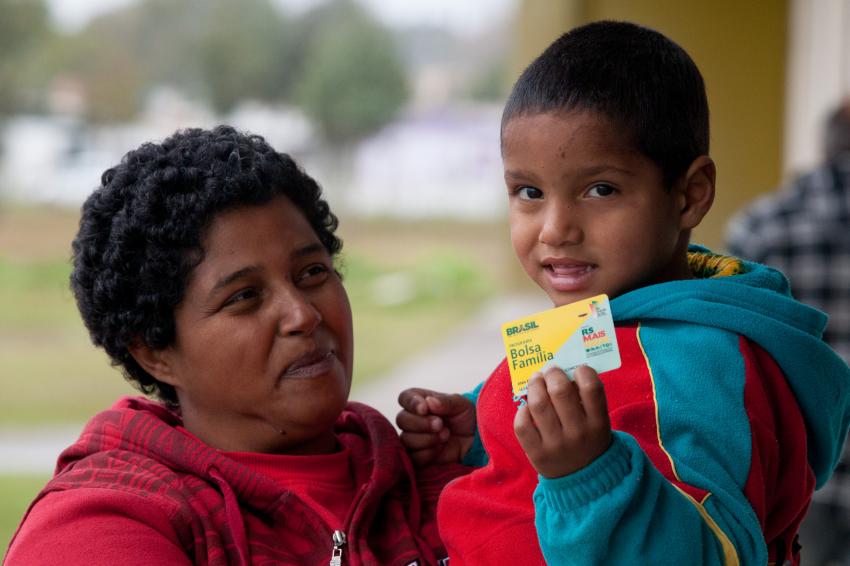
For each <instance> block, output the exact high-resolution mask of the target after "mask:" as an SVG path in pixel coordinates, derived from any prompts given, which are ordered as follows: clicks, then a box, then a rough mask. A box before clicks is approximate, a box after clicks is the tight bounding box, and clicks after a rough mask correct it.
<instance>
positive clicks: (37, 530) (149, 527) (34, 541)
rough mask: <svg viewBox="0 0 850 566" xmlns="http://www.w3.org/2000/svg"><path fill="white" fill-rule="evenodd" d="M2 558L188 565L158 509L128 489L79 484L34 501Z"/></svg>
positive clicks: (24, 564) (69, 565) (26, 564)
mask: <svg viewBox="0 0 850 566" xmlns="http://www.w3.org/2000/svg"><path fill="white" fill-rule="evenodd" d="M104 495H105V496H106V497H105V496H104ZM4 563H5V564H9V565H11V564H14V565H16V566H18V565H21V566H31V565H40V564H44V565H53V564H62V565H63V566H75V565H80V566H82V565H90V566H98V565H101V564H102V565H104V566H106V565H109V566H114V565H115V564H121V565H122V566H137V565H138V566H142V565H145V566H147V565H150V564H169V565H175V566H180V565H186V566H190V565H191V564H192V561H191V560H190V558H189V557H188V556H187V555H186V553H185V552H184V551H183V549H182V548H181V546H180V544H179V541H178V538H177V535H176V533H175V532H174V530H173V529H172V527H171V524H170V522H169V521H168V518H167V517H166V516H165V514H164V513H163V512H162V510H161V509H158V508H156V507H154V506H152V505H151V504H150V502H147V501H144V500H143V499H140V498H139V497H138V496H134V495H132V494H127V493H123V492H119V491H112V490H103V489H85V488H80V489H74V490H70V491H60V492H53V493H49V494H47V495H46V496H44V498H43V499H41V500H40V501H39V502H38V503H36V504H35V506H34V507H33V508H32V509H31V510H30V512H29V513H28V514H27V516H26V517H25V519H24V522H23V524H22V525H21V526H20V528H19V529H18V532H17V534H16V535H15V537H14V538H13V539H12V544H11V545H10V547H9V551H8V553H7V554H6V559H5V561H4Z"/></svg>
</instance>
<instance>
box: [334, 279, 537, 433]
mask: <svg viewBox="0 0 850 566" xmlns="http://www.w3.org/2000/svg"><path fill="white" fill-rule="evenodd" d="M550 307H551V303H549V302H548V300H547V299H546V296H545V295H543V294H541V295H539V296H537V295H532V296H525V295H522V296H506V297H500V298H498V299H495V300H493V301H491V302H490V303H488V304H487V305H486V306H485V308H484V309H482V310H481V311H480V312H479V313H478V314H477V315H476V316H474V317H473V318H472V319H470V320H469V321H467V322H466V323H465V324H463V325H461V326H460V327H458V328H457V329H456V330H455V331H454V332H453V333H452V334H451V335H449V336H447V337H446V339H445V340H444V341H443V342H441V343H440V344H438V345H437V346H436V347H434V348H431V349H430V350H427V351H425V352H422V353H420V354H419V355H417V356H414V357H413V358H412V359H410V360H407V361H406V362H405V363H404V364H402V365H401V366H399V367H398V368H396V369H395V370H394V371H392V372H390V373H389V374H388V375H386V376H385V377H384V378H382V379H380V380H376V381H374V382H370V383H368V384H366V385H365V386H364V387H362V388H358V387H357V384H356V383H355V384H354V390H353V392H352V394H351V399H353V400H355V401H361V402H363V403H366V404H367V405H371V406H373V407H375V408H376V409H378V410H379V411H381V412H382V413H383V414H384V415H386V417H387V418H388V419H390V421H391V422H393V423H395V415H396V413H398V410H399V408H398V403H397V398H398V394H399V393H400V392H401V391H402V390H404V389H407V388H408V387H424V388H427V389H432V390H434V391H445V392H447V393H461V392H464V391H469V390H470V389H472V388H473V387H475V386H476V385H477V384H478V383H480V382H481V381H482V380H483V379H485V378H486V377H487V376H488V375H490V372H491V371H493V369H494V368H495V367H496V366H497V365H498V364H499V362H500V361H501V360H502V358H503V357H505V349H504V343H503V342H502V337H501V325H502V324H503V323H505V322H507V321H509V320H512V319H515V318H520V317H523V316H525V315H528V314H531V313H535V312H538V311H541V310H544V309H547V308H550Z"/></svg>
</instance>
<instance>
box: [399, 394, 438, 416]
mask: <svg viewBox="0 0 850 566" xmlns="http://www.w3.org/2000/svg"><path fill="white" fill-rule="evenodd" d="M434 394H435V393H434V392H433V391H429V390H427V389H419V388H417V387H412V388H410V389H405V390H404V391H402V392H401V393H399V394H398V404H399V405H401V407H402V408H403V409H406V410H408V411H410V412H411V413H415V414H417V415H426V414H427V413H428V404H427V403H426V402H425V397H426V396H428V395H434Z"/></svg>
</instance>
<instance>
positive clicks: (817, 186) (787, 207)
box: [727, 155, 850, 526]
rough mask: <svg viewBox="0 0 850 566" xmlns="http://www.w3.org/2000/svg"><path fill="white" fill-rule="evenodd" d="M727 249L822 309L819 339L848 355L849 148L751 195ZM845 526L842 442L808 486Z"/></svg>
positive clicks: (848, 500) (849, 463)
mask: <svg viewBox="0 0 850 566" xmlns="http://www.w3.org/2000/svg"><path fill="white" fill-rule="evenodd" d="M727 246H728V248H729V251H730V252H731V253H732V254H734V255H737V256H739V257H742V258H745V259H749V260H752V261H756V262H759V263H763V264H766V265H769V266H771V267H774V268H776V269H779V270H780V271H782V272H783V273H784V274H785V275H786V276H787V277H788V279H789V281H790V282H791V291H792V293H793V295H794V297H795V298H796V299H798V300H800V301H802V302H804V303H806V304H809V305H811V306H813V307H815V308H818V309H820V310H822V311H824V312H826V313H827V314H828V315H829V323H828V324H827V327H826V330H825V331H824V335H823V337H824V340H826V341H827V343H829V345H830V346H832V348H833V349H834V350H835V351H836V352H837V353H838V355H840V356H841V357H842V358H843V359H844V361H847V362H850V155H845V156H844V158H843V159H842V160H840V161H835V162H833V163H829V164H826V165H824V166H822V167H820V168H818V169H815V170H813V171H811V172H809V173H806V174H804V175H802V176H800V177H798V178H797V179H795V180H794V181H793V182H792V183H791V184H790V186H788V187H786V189H785V190H784V191H782V192H780V193H777V194H774V195H769V196H766V197H763V198H761V199H759V200H757V201H756V202H755V203H753V205H752V206H751V207H750V208H749V209H747V210H745V211H744V212H742V213H739V214H738V215H737V216H735V217H734V218H733V219H732V221H731V222H730V224H729V231H728V234H727ZM814 501H815V503H816V504H825V505H830V506H834V508H835V512H836V513H840V514H842V515H844V521H846V522H845V523H844V524H845V525H848V526H850V442H848V443H847V444H846V445H845V450H844V455H843V457H842V461H841V462H840V463H839V465H838V468H837V469H836V470H835V474H834V475H833V477H832V479H831V480H830V481H829V482H828V483H827V484H826V486H824V488H823V489H821V490H820V491H818V492H816V493H815V499H814Z"/></svg>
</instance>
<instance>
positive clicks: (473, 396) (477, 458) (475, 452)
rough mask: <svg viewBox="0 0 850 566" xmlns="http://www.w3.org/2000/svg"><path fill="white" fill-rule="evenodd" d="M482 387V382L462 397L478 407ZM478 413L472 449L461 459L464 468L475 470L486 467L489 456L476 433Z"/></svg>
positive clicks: (476, 420)
mask: <svg viewBox="0 0 850 566" xmlns="http://www.w3.org/2000/svg"><path fill="white" fill-rule="evenodd" d="M482 387H484V382H483V381H482V382H481V383H479V384H478V386H477V387H476V388H475V389H473V390H472V391H469V392H467V393H464V394H463V396H464V397H466V398H467V399H469V400H470V401H472V404H473V405H475V406H476V408H477V407H478V395H479V394H480V393H481V388H482ZM477 413H478V411H477V410H476V419H475V422H476V426H475V436H474V437H473V439H472V447H470V449H469V451H468V452H467V453H466V456H464V457H463V463H464V465H466V466H473V467H476V468H481V467H483V466H486V465H487V462H489V461H490V456H488V455H487V451H486V450H485V449H484V444H483V443H482V442H481V435H480V434H479V432H478V418H477V417H478V415H477Z"/></svg>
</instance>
